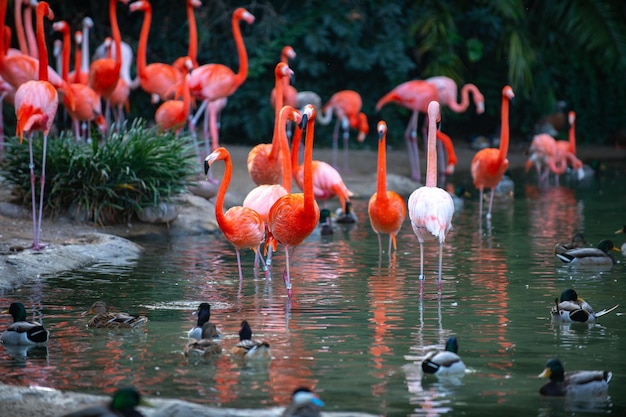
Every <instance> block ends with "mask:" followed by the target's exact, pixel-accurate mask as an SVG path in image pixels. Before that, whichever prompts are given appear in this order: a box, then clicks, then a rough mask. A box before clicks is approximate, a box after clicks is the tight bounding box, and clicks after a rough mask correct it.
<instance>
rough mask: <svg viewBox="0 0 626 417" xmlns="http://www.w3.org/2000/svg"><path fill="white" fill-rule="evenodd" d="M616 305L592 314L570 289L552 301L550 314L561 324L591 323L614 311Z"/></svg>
mask: <svg viewBox="0 0 626 417" xmlns="http://www.w3.org/2000/svg"><path fill="white" fill-rule="evenodd" d="M618 306H619V304H618V305H615V306H613V307H611V308H607V309H604V310H601V311H598V312H594V311H593V308H592V307H591V306H590V305H589V303H587V302H586V301H585V300H583V299H582V298H580V297H579V296H578V293H577V292H576V291H574V290H573V289H571V288H568V289H566V290H565V291H563V292H562V293H561V296H560V297H559V298H555V299H554V305H553V306H552V310H551V314H552V318H553V319H555V320H560V321H563V322H569V323H571V322H579V323H593V322H595V321H596V319H597V318H598V317H602V316H604V315H605V314H608V313H610V312H611V311H613V310H615V309H616V308H617V307H618Z"/></svg>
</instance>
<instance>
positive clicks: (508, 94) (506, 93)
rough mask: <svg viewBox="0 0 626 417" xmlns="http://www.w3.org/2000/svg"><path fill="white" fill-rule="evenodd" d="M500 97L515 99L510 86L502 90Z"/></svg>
mask: <svg viewBox="0 0 626 417" xmlns="http://www.w3.org/2000/svg"><path fill="white" fill-rule="evenodd" d="M502 96H503V97H506V98H508V99H509V100H512V99H514V98H515V93H514V92H513V89H512V88H511V86H509V85H507V86H505V87H504V88H503V89H502Z"/></svg>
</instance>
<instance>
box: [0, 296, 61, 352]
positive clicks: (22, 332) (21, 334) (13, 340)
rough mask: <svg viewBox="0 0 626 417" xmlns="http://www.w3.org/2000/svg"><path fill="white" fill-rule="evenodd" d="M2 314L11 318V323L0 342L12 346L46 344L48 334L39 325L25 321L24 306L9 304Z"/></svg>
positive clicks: (0, 337) (17, 303)
mask: <svg viewBox="0 0 626 417" xmlns="http://www.w3.org/2000/svg"><path fill="white" fill-rule="evenodd" d="M2 313H3V314H10V315H11V316H13V323H12V324H11V325H9V327H7V329H6V330H5V331H4V332H3V333H2V335H1V336H0V341H2V343H4V344H6V345H13V346H43V345H45V344H46V343H47V342H48V338H49V337H50V332H49V331H48V330H46V329H45V328H44V327H43V325H42V324H41V323H37V322H34V321H26V308H25V307H24V304H22V303H19V302H16V303H11V305H10V306H9V308H8V309H7V310H3V311H2Z"/></svg>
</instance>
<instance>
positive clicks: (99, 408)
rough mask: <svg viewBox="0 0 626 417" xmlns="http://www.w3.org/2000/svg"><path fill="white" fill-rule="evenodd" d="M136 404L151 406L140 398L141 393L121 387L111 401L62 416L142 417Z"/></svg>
mask: <svg viewBox="0 0 626 417" xmlns="http://www.w3.org/2000/svg"><path fill="white" fill-rule="evenodd" d="M138 406H144V407H153V405H152V404H150V403H149V402H147V401H146V400H144V399H143V398H141V394H139V392H137V390H135V389H134V388H122V389H119V390H117V391H115V393H114V394H113V398H112V399H111V402H109V403H108V404H106V405H104V404H103V405H94V406H90V407H87V408H84V409H82V410H78V411H74V412H71V413H68V414H64V415H63V416H62V417H112V416H120V417H143V414H142V413H141V412H140V411H139V410H137V409H136V408H135V407H138Z"/></svg>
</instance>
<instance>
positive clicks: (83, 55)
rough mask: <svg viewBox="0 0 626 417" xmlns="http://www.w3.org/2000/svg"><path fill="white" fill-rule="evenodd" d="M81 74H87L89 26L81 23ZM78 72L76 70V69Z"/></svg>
mask: <svg viewBox="0 0 626 417" xmlns="http://www.w3.org/2000/svg"><path fill="white" fill-rule="evenodd" d="M80 49H81V72H84V73H89V25H88V24H86V23H84V22H83V43H82V45H81V48H80ZM76 71H78V68H76Z"/></svg>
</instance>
